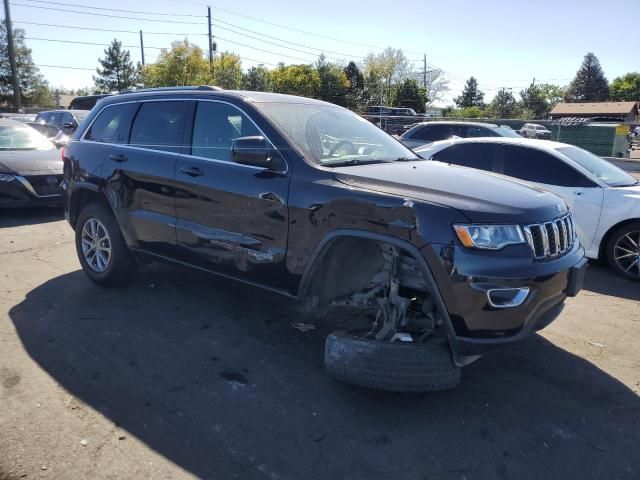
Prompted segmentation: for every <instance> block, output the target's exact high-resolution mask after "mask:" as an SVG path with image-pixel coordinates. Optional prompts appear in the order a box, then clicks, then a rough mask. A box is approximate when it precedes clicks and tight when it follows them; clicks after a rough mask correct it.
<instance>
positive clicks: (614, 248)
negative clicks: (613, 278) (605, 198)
mask: <svg viewBox="0 0 640 480" xmlns="http://www.w3.org/2000/svg"><path fill="white" fill-rule="evenodd" d="M607 261H608V263H609V266H610V267H611V268H612V269H613V271H614V272H616V273H617V274H618V275H620V276H622V277H624V278H627V279H629V280H635V281H640V222H633V223H630V224H628V225H624V226H622V227H620V228H619V229H617V230H616V231H615V232H613V234H612V235H611V237H610V238H609V242H608V243H607Z"/></svg>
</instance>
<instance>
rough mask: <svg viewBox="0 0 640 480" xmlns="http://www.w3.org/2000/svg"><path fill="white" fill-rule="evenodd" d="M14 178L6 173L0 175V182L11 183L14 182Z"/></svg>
mask: <svg viewBox="0 0 640 480" xmlns="http://www.w3.org/2000/svg"><path fill="white" fill-rule="evenodd" d="M15 179H16V177H14V176H13V175H7V174H6V173H0V182H11V181H13V180H15Z"/></svg>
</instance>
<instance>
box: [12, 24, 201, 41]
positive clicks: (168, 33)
mask: <svg viewBox="0 0 640 480" xmlns="http://www.w3.org/2000/svg"><path fill="white" fill-rule="evenodd" d="M13 23H20V24H24V25H36V26H39V27H56V28H70V29H73V30H89V31H95V32H108V33H134V34H136V35H138V34H139V33H140V31H139V30H113V29H109V28H97V27H77V26H74V25H57V24H55V23H39V22H27V21H14V22H13ZM144 34H145V35H175V36H185V37H187V36H190V35H201V36H207V34H206V33H193V32H191V33H176V32H148V31H146V30H145V31H144Z"/></svg>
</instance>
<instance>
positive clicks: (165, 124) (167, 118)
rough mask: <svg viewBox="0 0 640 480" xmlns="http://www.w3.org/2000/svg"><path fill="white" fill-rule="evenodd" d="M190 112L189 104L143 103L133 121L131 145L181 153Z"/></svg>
mask: <svg viewBox="0 0 640 480" xmlns="http://www.w3.org/2000/svg"><path fill="white" fill-rule="evenodd" d="M188 111H189V105H188V103H187V102H147V103H143V104H142V105H141V106H140V110H138V114H137V115H136V118H135V119H134V121H133V126H132V127H131V140H130V142H129V143H130V144H131V145H132V146H138V147H143V148H149V149H151V150H162V151H166V152H176V153H178V152H180V150H181V148H182V133H183V130H184V125H185V124H186V122H187V115H188Z"/></svg>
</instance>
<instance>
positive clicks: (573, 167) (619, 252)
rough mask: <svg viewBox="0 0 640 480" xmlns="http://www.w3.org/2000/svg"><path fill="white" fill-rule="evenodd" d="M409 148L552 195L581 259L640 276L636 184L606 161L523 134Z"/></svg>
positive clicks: (639, 196)
mask: <svg viewBox="0 0 640 480" xmlns="http://www.w3.org/2000/svg"><path fill="white" fill-rule="evenodd" d="M415 151H416V153H418V154H419V155H420V156H421V157H423V158H426V159H430V160H437V161H440V162H445V163H449V164H455V165H462V166H465V167H472V168H477V169H480V170H487V171H491V172H495V173H499V174H502V175H508V176H509V177H515V178H516V179H520V180H524V181H525V182H527V183H529V184H532V185H534V186H538V187H540V188H542V189H544V190H549V191H551V192H553V193H556V194H557V195H559V196H560V197H562V198H564V199H565V201H566V202H567V204H568V205H569V208H570V209H571V211H572V213H573V217H574V222H575V224H576V233H577V235H578V238H579V240H580V242H581V243H582V245H583V246H584V248H585V250H586V252H587V257H589V258H593V259H605V260H607V262H608V263H609V265H610V266H611V268H612V269H613V270H614V271H615V272H616V273H618V274H619V275H622V276H623V277H626V278H628V279H631V280H640V182H638V181H637V180H636V179H635V178H634V177H632V176H631V175H629V174H627V173H626V172H624V171H623V170H620V169H619V168H618V167H616V166H614V165H612V164H611V163H609V162H607V161H606V160H604V159H602V158H600V157H597V156H596V155H593V154H592V153H590V152H587V151H586V150H583V149H581V148H578V147H576V146H573V145H567V144H565V143H558V142H551V141H548V140H532V139H525V138H520V139H518V138H461V139H451V140H443V141H439V142H434V143H431V144H429V145H425V146H424V147H420V148H417V149H415Z"/></svg>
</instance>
